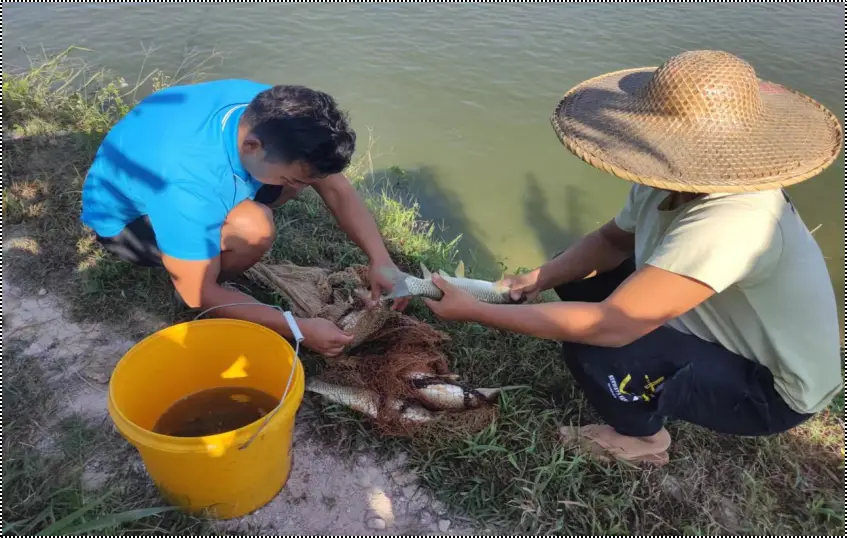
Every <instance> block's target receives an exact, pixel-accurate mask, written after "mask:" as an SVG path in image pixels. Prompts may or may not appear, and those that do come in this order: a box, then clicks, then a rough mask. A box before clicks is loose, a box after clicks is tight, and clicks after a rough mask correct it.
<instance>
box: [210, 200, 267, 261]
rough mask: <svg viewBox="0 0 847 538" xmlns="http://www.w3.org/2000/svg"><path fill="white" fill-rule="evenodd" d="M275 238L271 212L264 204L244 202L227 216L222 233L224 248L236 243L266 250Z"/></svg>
mask: <svg viewBox="0 0 847 538" xmlns="http://www.w3.org/2000/svg"><path fill="white" fill-rule="evenodd" d="M275 238H276V226H275V224H274V217H273V211H271V209H270V208H269V207H268V206H266V205H264V204H258V203H256V202H253V201H250V200H245V201H244V202H241V203H240V204H238V205H237V206H235V208H234V209H233V210H232V211H230V213H229V215H227V218H226V224H225V225H224V233H223V242H224V243H225V245H224V246H225V247H226V246H228V245H227V243H229V244H230V245H229V246H231V245H232V244H233V243H235V242H236V241H237V242H240V243H246V244H247V245H250V246H251V247H260V248H263V249H265V250H267V249H269V248H270V247H271V245H273V242H274V239H275Z"/></svg>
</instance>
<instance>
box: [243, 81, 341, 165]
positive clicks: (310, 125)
mask: <svg viewBox="0 0 847 538" xmlns="http://www.w3.org/2000/svg"><path fill="white" fill-rule="evenodd" d="M243 119H244V121H245V122H246V123H247V125H248V126H249V127H250V130H251V132H252V134H253V135H254V136H256V138H258V139H259V141H260V142H261V143H262V146H264V149H265V152H266V154H267V159H268V160H270V161H274V162H282V163H286V164H288V163H293V162H296V161H302V162H304V163H305V164H307V165H308V166H309V167H310V169H311V172H312V174H313V175H314V176H315V177H324V176H327V175H330V174H335V173H338V172H341V171H343V170H344V169H345V168H347V166H348V165H349V164H350V160H351V159H352V157H353V152H354V151H355V148H356V133H355V131H353V129H352V128H351V127H350V125H349V123H348V119H347V114H346V113H345V112H343V111H342V110H339V108H338V105H337V104H336V102H335V99H333V98H332V97H331V96H329V95H327V94H326V93H323V92H320V91H317V90H312V89H310V88H306V87H304V86H293V85H279V86H274V87H273V88H270V89H268V90H265V91H263V92H262V93H260V94H259V95H257V96H256V97H255V98H254V99H253V101H252V102H251V103H250V105H249V106H248V107H247V110H245V112H244V117H243Z"/></svg>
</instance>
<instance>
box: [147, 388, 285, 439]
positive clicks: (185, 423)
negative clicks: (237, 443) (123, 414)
mask: <svg viewBox="0 0 847 538" xmlns="http://www.w3.org/2000/svg"><path fill="white" fill-rule="evenodd" d="M278 403H279V402H278V401H277V399H276V398H275V397H273V396H271V395H270V394H267V393H265V392H262V391H261V390H257V389H253V388H250V387H217V388H212V389H206V390H202V391H200V392H197V393H194V394H190V395H188V396H186V397H184V398H180V399H179V400H177V402H176V403H174V404H173V405H172V406H171V407H170V408H168V410H167V411H165V413H164V414H163V415H162V416H161V417H159V420H158V421H157V422H156V425H155V426H153V431H154V432H155V433H160V434H162V435H169V436H171V437H204V436H207V435H217V434H219V433H224V432H229V431H233V430H237V429H239V428H242V427H244V426H246V425H248V424H251V423H253V422H255V421H257V420H259V419H260V418H262V417H264V416H265V415H267V414H268V413H270V412H271V411H272V410H273V409H274V407H276V405H277V404H278Z"/></svg>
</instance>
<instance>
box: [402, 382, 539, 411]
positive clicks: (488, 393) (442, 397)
mask: <svg viewBox="0 0 847 538" xmlns="http://www.w3.org/2000/svg"><path fill="white" fill-rule="evenodd" d="M412 386H414V387H415V392H416V393H417V397H418V399H419V400H420V401H421V403H423V404H424V405H426V406H428V407H432V408H434V409H438V410H439V411H463V410H469V409H477V408H479V407H480V406H482V405H483V404H484V403H493V402H494V400H496V399H497V397H498V396H499V395H500V393H501V392H503V391H506V390H516V389H521V388H526V387H525V386H519V385H515V386H511V387H499V388H492V389H470V388H467V387H464V386H462V385H460V384H458V383H447V382H445V381H444V380H442V379H439V378H437V377H431V378H424V377H421V378H418V379H415V380H413V381H412Z"/></svg>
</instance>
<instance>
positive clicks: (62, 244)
mask: <svg viewBox="0 0 847 538" xmlns="http://www.w3.org/2000/svg"><path fill="white" fill-rule="evenodd" d="M61 60H62V62H64V61H69V60H68V58H67V56H65V57H62V59H61ZM51 62H53V60H48V61H47V62H46V63H44V64H43V65H39V66H35V67H33V68H32V69H31V70H30V71H28V72H26V73H23V74H18V75H12V76H8V77H6V78H4V82H3V84H4V87H3V94H4V102H3V103H4V110H3V121H4V124H5V126H6V127H7V129H8V131H9V132H12V133H14V134H15V137H16V138H14V139H12V140H6V141H5V142H4V146H5V147H4V150H5V151H4V156H6V157H7V159H9V160H8V161H7V162H6V163H4V164H6V166H5V167H4V197H3V203H4V206H3V209H4V214H5V216H6V217H7V220H6V221H5V222H4V227H5V228H6V231H7V232H11V237H12V240H13V241H17V243H15V244H14V245H13V246H12V248H11V251H10V252H9V254H8V255H7V261H8V263H9V264H10V266H11V268H12V271H11V274H12V276H13V278H17V279H18V280H20V284H21V285H26V286H28V287H29V288H30V289H37V288H40V287H47V288H48V289H49V290H51V291H56V292H57V293H61V294H64V295H65V297H66V299H67V303H68V304H71V305H73V312H74V313H75V315H77V316H80V317H83V318H87V319H93V320H104V319H107V318H111V317H114V316H123V319H127V316H128V314H131V313H132V312H138V311H140V312H144V313H148V314H149V313H153V314H156V315H158V316H160V317H161V318H162V319H164V320H165V321H166V322H172V321H174V320H179V319H184V317H185V316H186V313H185V312H184V311H182V310H180V309H179V308H178V307H177V306H176V304H175V302H174V301H173V298H172V291H171V288H170V286H169V284H168V282H167V279H166V277H165V276H164V275H163V274H161V272H157V271H153V270H143V269H137V268H133V267H130V266H128V265H126V264H124V263H122V262H118V261H114V260H112V259H111V258H108V257H105V256H103V254H102V252H101V251H100V250H99V249H98V248H97V247H96V245H95V243H94V242H93V240H92V238H91V236H90V234H89V233H88V232H86V231H85V230H84V229H83V228H82V227H81V226H80V225H79V223H78V215H79V190H80V185H81V182H82V178H83V176H84V174H85V170H86V168H87V164H88V163H89V162H90V159H91V157H92V155H93V152H94V150H95V148H96V147H97V144H98V143H99V140H100V139H101V138H102V136H103V133H104V132H105V130H106V129H107V128H108V126H109V125H110V124H111V122H113V121H115V120H116V119H117V118H119V117H120V115H121V114H122V113H124V112H125V111H126V110H127V108H128V106H129V105H128V103H129V101H125V100H124V99H125V94H126V92H122V93H118V90H119V89H120V86H121V84H119V83H111V82H109V81H110V79H108V78H105V75H104V76H103V77H101V78H97V79H95V80H96V81H97V82H96V84H95V83H91V84H87V85H82V86H81V87H80V86H79V85H74V84H65V83H64V82H65V81H66V80H69V79H70V78H71V76H72V73H73V71H68V70H67V69H68V68H67V67H63V65H65V64H62V63H61V62H58V63H56V62H53V63H51ZM73 80H81V79H80V78H79V77H77V78H76V79H73ZM86 80H87V79H86ZM150 80H152V79H150ZM157 80H159V81H160V83H163V84H165V83H167V79H166V78H159V79H157ZM85 88H90V89H88V90H86V89H85ZM369 163H370V161H369V159H368V158H367V155H366V156H365V157H364V158H363V159H362V160H361V161H360V162H359V163H358V165H357V166H356V167H354V168H353V169H351V170H350V172H349V175H350V177H351V178H352V179H353V180H354V182H355V183H356V185H357V186H358V187H359V189H360V190H361V192H362V194H363V196H364V198H365V199H366V201H367V203H368V205H369V207H370V208H371V209H372V211H373V212H374V214H375V215H376V219H377V221H378V224H379V226H380V229H381V230H382V232H383V234H384V236H385V239H386V242H387V243H388V245H389V247H390V250H391V251H392V253H393V255H394V256H395V257H396V260H397V261H398V263H399V264H400V265H401V266H405V267H407V268H415V267H416V266H417V265H418V264H419V263H420V262H423V263H425V264H426V265H427V266H428V267H430V268H432V269H436V270H437V269H445V270H448V271H450V270H451V269H452V267H453V265H454V263H455V261H456V260H455V253H456V248H455V247H456V241H453V242H449V243H448V242H444V241H442V240H441V239H440V238H439V237H438V236H437V234H436V233H435V229H434V227H433V226H431V225H429V224H427V223H422V222H420V221H419V219H418V212H417V207H416V206H415V205H414V203H413V201H412V200H410V199H409V197H408V196H407V193H406V192H405V191H404V189H403V185H402V184H400V185H399V186H398V185H396V184H395V183H396V182H395V181H393V180H392V178H388V177H383V178H379V177H373V167H372V166H371V165H370V164H369ZM275 218H276V223H277V227H278V230H279V234H278V239H277V241H276V243H275V244H274V246H273V249H272V251H271V253H270V258H271V261H277V260H282V259H287V260H290V261H293V262H294V263H298V264H304V265H320V266H324V267H330V268H336V269H338V268H340V267H342V266H347V265H349V264H352V263H362V262H364V261H365V259H364V257H363V254H362V253H361V252H360V251H359V250H358V248H356V247H355V245H353V244H352V243H351V242H350V241H349V240H347V238H346V237H345V236H344V235H343V233H342V232H341V231H340V230H339V229H338V227H337V225H336V224H335V222H334V220H333V219H332V217H331V215H330V214H329V212H328V211H327V209H326V208H325V207H324V205H323V204H322V203H321V201H320V199H319V198H318V197H317V196H316V195H313V194H306V195H304V196H302V197H301V198H299V199H296V200H293V201H292V202H290V203H288V204H286V205H285V206H284V207H282V208H280V209H279V210H277V212H276V217H275ZM457 240H458V239H457ZM410 313H411V314H412V315H415V316H418V317H420V318H422V319H425V320H427V321H429V322H430V323H432V324H434V325H435V326H437V327H438V328H440V329H442V330H445V331H446V332H448V333H449V334H450V335H451V338H452V341H451V343H450V345H449V355H450V360H451V367H452V369H453V370H454V371H456V372H457V373H459V374H460V375H462V377H463V378H464V379H466V380H467V381H468V382H469V383H470V384H472V385H475V386H497V385H530V386H531V387H532V388H531V389H528V390H522V391H518V392H512V393H507V394H504V395H503V396H502V398H501V401H500V406H501V413H500V417H499V419H498V420H497V421H496V422H495V423H494V424H492V425H491V426H490V427H489V428H488V429H486V430H485V431H483V432H480V433H479V434H477V435H474V436H471V437H468V438H465V439H461V440H453V441H447V442H445V441H443V440H439V439H429V438H423V439H416V440H414V441H409V442H405V441H399V440H396V439H385V438H382V437H380V436H378V435H377V434H375V433H374V431H373V429H372V428H371V427H370V426H369V425H368V423H367V422H363V421H361V420H360V418H359V417H358V416H357V415H355V414H353V413H351V412H348V411H346V410H343V409H339V408H337V407H333V406H327V407H324V408H322V409H321V412H320V413H319V416H318V418H317V419H316V421H315V423H314V427H315V429H316V431H317V432H319V433H320V434H321V435H323V436H324V438H326V439H328V440H331V443H332V445H333V446H334V447H336V448H338V447H341V448H344V447H347V448H353V447H356V446H361V445H362V444H365V445H370V446H373V447H375V448H377V449H378V450H379V451H381V452H382V453H384V454H386V455H388V454H391V453H392V452H394V451H396V450H399V449H403V450H407V451H409V453H410V455H411V459H412V464H413V465H415V466H416V467H417V468H418V469H419V470H420V472H421V475H422V479H423V481H424V482H425V484H426V485H427V486H428V487H429V488H430V489H431V490H432V491H433V492H434V495H435V496H436V497H437V498H438V499H440V500H442V501H444V502H445V503H448V504H449V505H450V506H451V507H452V508H453V509H455V510H458V511H460V512H462V513H464V514H465V515H467V516H468V517H470V518H473V519H476V520H477V521H479V522H481V525H483V526H490V527H493V528H497V529H503V530H514V531H523V532H545V533H547V532H557V533H575V532H578V533H589V532H590V533H642V534H647V533H649V534H654V533H655V534H659V533H662V534H679V533H686V534H689V533H690V534H700V533H728V532H732V533H741V532H751V533H753V532H755V533H765V532H767V533H769V534H770V533H785V534H789V533H790V534H800V533H803V534H806V533H822V532H825V533H839V534H840V533H842V532H843V525H844V509H843V494H844V484H843V470H844V467H843V465H844V454H843V438H844V437H843V429H842V423H841V421H840V419H839V415H841V414H843V398H841V399H839V401H838V402H835V403H834V404H833V409H832V410H830V411H825V412H823V413H821V414H819V416H817V417H815V419H814V420H812V421H811V422H810V423H808V424H806V425H804V426H801V427H799V428H796V429H795V430H793V431H791V432H788V433H786V434H784V435H780V436H776V437H772V438H767V439H742V438H733V437H724V436H719V435H714V434H711V433H709V432H706V431H704V430H702V429H699V428H696V427H693V426H689V425H684V424H671V425H670V426H669V429H670V430H671V434H672V436H673V437H674V439H675V443H674V445H672V448H671V461H672V463H671V464H670V465H669V466H667V467H665V468H663V469H661V470H655V471H645V470H640V469H635V468H633V467H631V466H627V465H624V464H615V465H603V464H599V463H595V462H593V461H591V460H589V459H587V458H586V457H585V456H584V455H583V454H581V453H579V452H578V451H576V450H571V449H566V448H564V447H563V446H562V445H561V444H560V443H559V441H558V440H557V430H558V427H559V426H561V425H563V424H569V423H574V424H576V423H587V422H590V421H592V420H594V419H596V417H594V416H593V414H592V413H593V412H592V410H591V409H590V408H589V407H587V405H586V404H585V402H584V401H583V399H582V397H581V394H580V392H579V391H578V390H577V389H576V387H574V385H573V383H572V381H571V379H570V377H569V376H568V375H567V373H566V371H565V369H564V366H563V364H562V361H560V359H559V349H558V346H557V345H556V344H554V343H551V342H546V341H541V340H537V339H532V338H527V337H524V336H520V335H516V334H510V333H504V332H500V331H494V330H489V329H486V328H483V327H481V326H479V325H476V324H450V325H447V324H444V323H441V322H439V321H438V320H436V319H433V317H432V316H431V315H430V313H429V311H428V310H426V309H425V308H423V307H421V306H420V305H419V304H415V303H413V304H412V306H411V307H410ZM4 362H6V359H5V357H4ZM314 367H316V366H315V363H314V361H313V362H312V363H311V365H310V366H309V368H310V369H313V368H314ZM5 387H6V385H5V384H4V392H5V390H6V388H5ZM26 398H31V396H26ZM10 408H11V409H15V407H7V409H10ZM16 415H18V413H16ZM9 420H14V421H15V422H18V423H20V422H21V421H23V422H25V421H26V420H27V419H26V418H25V417H20V416H14V417H12V419H9ZM4 426H5V424H4ZM8 437H9V436H8V435H6V436H4V439H8ZM4 442H5V441H4ZM24 449H25V447H22V446H18V447H17V448H16V449H14V450H17V451H18V452H17V454H18V455H17V456H15V455H14V454H15V452H14V450H13V451H11V452H9V453H7V452H4V458H6V461H7V465H8V467H7V469H12V470H16V471H13V472H12V474H11V475H10V476H11V477H12V478H8V477H4V486H6V480H17V481H18V482H16V483H10V484H11V485H9V486H6V487H8V488H9V489H7V490H6V494H7V497H5V498H4V500H7V503H6V504H5V505H4V520H6V521H15V522H19V523H16V524H17V525H18V526H17V527H16V528H18V529H26V528H27V525H32V524H33V522H34V521H36V522H38V520H39V518H41V519H42V520H43V521H42V523H44V522H48V521H49V522H50V524H53V523H55V522H57V521H61V520H62V518H63V517H64V516H65V515H69V514H72V513H74V512H75V511H76V510H78V509H79V508H80V507H82V506H86V504H85V503H87V502H93V499H89V498H88V497H84V496H82V494H81V493H80V492H79V491H78V490H76V489H73V488H71V489H67V488H68V487H70V486H67V485H66V484H67V482H56V480H55V479H53V478H52V476H53V475H54V474H55V472H54V471H53V470H48V469H50V468H49V467H46V464H42V463H39V461H40V460H38V459H37V457H36V456H35V455H32V454H30V453H29V452H25V451H24ZM10 454H11V455H10ZM34 458H35V459H34ZM7 472H8V471H7ZM15 473H17V474H15ZM48 476H51V479H50V480H47V478H46V477H48ZM62 476H67V473H64V474H63V475H62ZM48 484H49V486H48ZM51 495H52V496H51ZM32 499H40V500H38V502H34V501H32ZM8 500H11V501H10V502H8ZM51 506H52V507H53V508H50V510H48V511H47V512H46V515H42V511H44V510H46V509H47V508H48V507H51ZM56 506H61V507H62V508H61V510H60V509H58V508H55V507H56ZM113 506H116V505H113ZM134 506H137V504H132V503H130V504H128V505H121V510H127V509H132V508H133V507H134ZM101 508H102V505H98V506H96V507H94V508H93V509H92V511H91V512H87V513H84V514H81V515H80V517H79V518H78V520H79V521H82V519H84V520H85V522H88V521H90V519H89V518H91V517H92V516H91V514H102V513H104V512H102V511H101ZM131 514H132V516H126V517H135V516H140V515H150V514H147V513H138V512H131ZM151 517H153V518H158V517H163V516H162V515H160V514H159V515H152V516H151ZM147 520H149V518H147V519H145V521H147ZM69 523H70V522H69ZM73 523H76V521H75V522H73ZM110 523H115V521H110ZM159 526H160V527H162V528H165V523H161V524H159ZM177 526H178V525H177Z"/></svg>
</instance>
